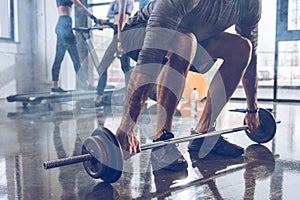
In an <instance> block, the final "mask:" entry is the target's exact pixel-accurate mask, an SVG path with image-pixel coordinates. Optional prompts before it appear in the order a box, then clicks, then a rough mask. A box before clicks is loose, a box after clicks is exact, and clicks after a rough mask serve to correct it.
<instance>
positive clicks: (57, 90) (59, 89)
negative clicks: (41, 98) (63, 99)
mask: <svg viewBox="0 0 300 200" xmlns="http://www.w3.org/2000/svg"><path fill="white" fill-rule="evenodd" d="M51 92H58V93H66V92H68V91H67V90H64V89H62V88H61V87H58V88H51Z"/></svg>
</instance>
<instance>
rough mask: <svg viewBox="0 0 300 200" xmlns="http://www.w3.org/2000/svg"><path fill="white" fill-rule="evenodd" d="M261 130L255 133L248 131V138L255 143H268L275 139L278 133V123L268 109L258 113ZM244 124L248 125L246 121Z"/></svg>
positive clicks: (261, 109)
mask: <svg viewBox="0 0 300 200" xmlns="http://www.w3.org/2000/svg"><path fill="white" fill-rule="evenodd" d="M258 116H259V121H260V128H259V129H258V130H255V131H253V132H251V133H250V132H249V131H248V130H246V131H245V132H246V134H247V136H248V137H249V138H250V139H251V140H252V141H254V142H257V143H266V142H269V141H270V140H272V139H273V137H274V136H275V133H276V121H275V119H274V117H273V115H272V113H271V112H270V111H268V110H266V109H263V108H260V109H259V111H258ZM244 124H246V122H245V120H244Z"/></svg>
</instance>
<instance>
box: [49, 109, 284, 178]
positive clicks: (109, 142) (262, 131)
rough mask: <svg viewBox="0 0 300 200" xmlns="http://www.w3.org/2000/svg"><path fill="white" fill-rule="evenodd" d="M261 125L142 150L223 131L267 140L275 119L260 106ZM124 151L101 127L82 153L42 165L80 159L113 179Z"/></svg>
mask: <svg viewBox="0 0 300 200" xmlns="http://www.w3.org/2000/svg"><path fill="white" fill-rule="evenodd" d="M258 114H259V120H260V128H259V129H258V130H255V131H253V132H251V133H250V132H249V129H248V127H247V126H246V125H243V126H240V127H236V128H230V129H224V130H220V131H212V132H209V133H206V134H195V135H189V136H184V137H179V138H172V139H169V140H165V141H158V142H154V143H150V144H145V145H141V150H142V151H144V150H149V149H153V148H156V147H162V146H165V145H168V144H174V143H182V142H187V141H191V140H194V139H199V138H205V137H211V136H217V135H223V134H227V133H233V132H238V131H245V132H246V134H247V136H248V137H249V138H250V139H251V140H252V141H254V142H257V143H266V142H268V141H270V140H272V139H273V137H274V135H275V133H276V123H279V122H276V121H275V119H274V117H273V115H272V113H270V112H269V111H267V110H265V109H262V108H260V109H259V111H258ZM123 161H124V159H123V153H122V149H121V147H120V144H119V142H118V140H117V138H116V136H115V135H114V134H113V133H112V132H111V131H109V130H108V129H106V128H100V129H97V130H95V131H94V132H93V134H92V135H91V136H90V137H88V138H87V139H86V140H85V141H84V142H83V146H82V155H79V156H73V157H69V158H63V159H58V160H53V161H46V162H44V164H43V166H44V168H45V169H50V168H55V167H61V166H65V165H70V164H76V163H80V162H83V166H84V168H85V170H86V172H87V173H88V174H89V175H90V176H91V177H93V178H100V179H102V180H103V181H104V182H109V183H113V182H115V181H117V180H118V179H119V178H120V176H121V174H122V170H123Z"/></svg>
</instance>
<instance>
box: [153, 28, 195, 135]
mask: <svg viewBox="0 0 300 200" xmlns="http://www.w3.org/2000/svg"><path fill="white" fill-rule="evenodd" d="M186 36H188V37H186ZM176 42H177V43H176V46H175V48H176V49H177V51H178V52H179V54H181V53H180V52H184V53H183V54H184V55H185V56H184V57H185V58H183V57H181V56H179V55H177V54H175V53H170V54H169V55H170V56H169V61H168V63H167V66H166V67H164V68H163V70H162V73H161V74H160V76H159V80H158V84H157V111H158V112H157V115H158V116H157V121H158V122H159V123H157V133H156V135H155V137H154V139H157V138H159V137H160V136H161V135H162V129H166V130H169V131H171V129H172V120H173V116H174V113H175V110H176V107H177V105H178V103H179V101H180V99H181V96H182V92H183V90H184V85H185V78H186V75H187V72H188V70H189V67H190V65H191V61H192V60H193V58H194V55H195V53H196V38H195V37H194V35H193V34H191V33H185V34H181V33H180V34H179V36H178V37H176Z"/></svg>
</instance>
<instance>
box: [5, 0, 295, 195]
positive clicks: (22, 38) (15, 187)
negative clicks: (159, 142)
mask: <svg viewBox="0 0 300 200" xmlns="http://www.w3.org/2000/svg"><path fill="white" fill-rule="evenodd" d="M81 2H82V3H84V4H85V5H87V6H88V7H89V9H91V10H92V11H93V13H94V15H95V16H96V17H98V18H103V19H105V18H106V13H107V9H108V7H109V3H110V2H109V1H108V0H106V1H105V0H104V1H102V0H81ZM138 7H139V3H138V2H137V1H136V2H135V8H134V10H137V9H138ZM133 13H134V12H133ZM73 15H74V16H73V19H74V26H75V27H88V26H91V25H92V23H91V20H88V19H86V17H85V16H83V15H81V14H80V13H79V12H77V11H76V10H75V12H73ZM57 17H58V15H57V11H56V4H55V1H49V0H41V1H30V0H22V1H17V0H2V3H1V7H0V60H1V62H0V101H1V106H0V113H1V123H0V135H1V137H0V138H1V139H0V150H1V151H0V199H1V200H2V199H63V198H65V196H68V195H69V193H71V195H70V196H71V197H70V199H88V198H90V199H93V198H92V196H93V195H95V194H94V193H93V191H96V193H97V192H99V193H100V196H101V188H104V189H105V190H104V191H107V190H108V191H110V192H112V195H111V196H113V197H116V196H118V197H122V196H124V197H126V198H136V199H138V197H139V196H140V195H141V194H144V193H143V192H145V193H146V194H145V197H149V198H154V199H155V198H157V199H159V198H160V197H161V196H163V197H164V198H174V199H180V198H181V197H186V196H185V195H190V194H194V195H195V196H193V198H194V199H197V198H201V197H208V196H209V197H211V198H213V199H218V197H220V196H218V195H217V194H215V193H214V190H213V189H211V188H210V187H204V186H203V183H202V182H201V181H200V182H201V183H199V182H198V183H197V184H196V186H195V185H192V184H190V185H188V184H189V183H190V182H188V180H185V181H186V183H188V184H187V185H188V186H186V187H185V186H184V185H185V183H184V182H180V183H179V184H177V185H176V184H175V186H174V185H173V187H174V188H177V189H175V190H172V189H170V188H172V187H169V188H167V189H166V188H163V190H162V191H160V192H159V189H158V188H156V189H155V188H154V186H155V184H154V182H151V181H150V183H147V184H145V185H146V186H149V187H150V188H146V189H145V187H146V186H145V187H144V188H142V187H141V185H139V184H140V179H141V177H139V178H140V179H139V180H137V179H138V178H137V177H136V176H131V177H130V178H128V177H127V179H126V178H125V177H122V181H123V182H121V181H120V182H118V183H117V184H116V185H112V186H107V185H100V186H99V183H98V182H96V181H91V180H90V179H89V177H86V176H87V175H85V174H83V172H82V173H81V171H79V173H78V171H77V170H79V169H77V168H80V166H78V165H75V166H74V167H76V168H67V170H66V171H55V170H54V171H53V172H48V171H47V172H45V171H44V170H43V169H42V166H41V163H42V162H43V161H44V160H47V159H50V158H54V157H53V156H52V154H51V152H52V153H53V152H54V151H55V150H54V147H53V146H54V145H53V142H49V141H52V140H54V139H53V138H55V137H57V136H58V135H59V134H58V132H59V130H60V135H61V137H62V141H63V143H64V145H65V148H66V152H67V153H66V154H68V155H70V154H72V153H73V150H74V143H75V144H77V143H78V142H77V140H80V141H81V140H82V139H83V138H84V137H86V136H87V135H88V133H91V132H92V130H93V129H94V128H95V127H97V126H99V125H101V124H102V125H103V124H105V125H106V126H111V127H112V129H113V127H115V126H117V124H118V122H119V121H118V120H119V118H118V117H115V118H114V117H112V118H111V117H110V116H105V117H103V116H101V117H100V118H99V117H98V116H97V117H95V116H94V115H90V114H87V113H83V114H82V113H79V114H78V113H74V112H68V109H65V107H67V106H69V105H65V104H63V105H59V108H54V109H53V110H51V111H44V110H43V112H39V111H37V110H34V112H33V113H26V112H25V111H24V110H23V109H22V106H21V105H20V103H18V102H14V103H8V102H7V101H6V97H7V96H9V95H13V94H24V93H36V92H48V91H50V87H51V67H52V63H53V60H54V54H55V46H54V44H55V40H56V38H55V31H54V29H55V24H56V21H57ZM299 30H300V1H299V0H277V1H274V0H263V14H262V19H261V22H260V27H259V46H258V75H259V89H258V99H259V102H260V104H261V105H262V106H266V107H271V108H272V109H273V110H274V111H276V113H275V117H277V118H280V120H282V123H281V124H280V125H278V129H279V130H280V131H278V132H280V134H285V135H281V136H278V139H279V138H280V139H282V140H283V141H281V142H282V143H280V142H278V139H277V142H274V141H273V142H272V143H270V144H267V145H266V146H267V147H268V148H269V149H270V150H271V151H272V152H273V153H274V155H275V154H281V157H280V158H278V159H275V164H276V165H275V170H274V172H273V174H272V175H271V176H269V177H268V178H266V179H264V181H261V182H259V183H258V185H260V186H263V188H264V186H265V185H268V187H267V189H266V190H265V191H263V190H264V189H261V188H260V189H258V188H256V194H255V195H254V197H255V199H266V198H269V199H292V196H296V195H297V194H299V191H297V189H296V188H295V187H296V186H294V185H295V184H297V183H298V182H299V180H300V174H299V172H300V165H299V160H300V157H299V151H300V145H299V144H297V141H299V134H298V135H297V133H298V132H299V130H300V127H299V123H298V122H299V112H298V111H299V109H300V107H299V102H300V56H299V52H300V43H299V41H300V31H299ZM229 31H232V30H229ZM112 33H113V32H112V30H110V29H109V28H108V29H104V30H102V31H98V30H95V31H92V32H91V38H90V39H89V40H88V41H87V40H84V39H83V38H82V37H81V35H80V34H78V33H77V34H76V37H77V41H78V49H79V52H80V57H81V60H82V64H83V67H84V69H85V70H86V71H87V72H88V73H89V77H90V79H91V80H92V81H94V83H96V81H97V78H98V77H97V74H96V71H95V67H94V63H93V61H92V58H91V53H90V52H89V50H88V49H87V46H86V44H87V42H88V43H91V44H92V45H93V47H94V53H95V54H96V55H97V57H98V58H99V59H101V56H102V55H103V53H104V51H105V49H106V47H107V45H108V44H109V42H110V40H111V38H112ZM133 64H134V63H133ZM60 77H61V84H62V87H63V88H66V89H70V90H71V89H75V88H76V83H75V73H74V70H73V66H72V63H71V60H70V58H69V56H68V55H67V54H66V56H65V59H64V61H63V64H62V68H61V75H60ZM108 81H109V84H112V85H114V86H116V87H121V86H122V84H123V81H124V77H123V74H122V71H121V70H120V64H119V61H118V60H117V59H116V60H115V61H114V62H113V64H112V66H111V67H110V69H109V80H108ZM56 106H57V105H56ZM236 106H240V107H243V106H245V94H244V92H243V88H242V86H241V85H240V86H239V87H238V89H237V91H236V92H235V93H234V95H233V98H232V101H231V102H230V104H229V107H231V108H233V107H236ZM33 107H34V106H33ZM33 109H36V108H33ZM55 109H56V110H55ZM62 109H65V110H64V113H61V112H60V111H61V110H62ZM71 111H72V110H71ZM232 115H234V116H233V117H232ZM240 116H241V115H240V114H231V115H230V116H228V115H226V116H225V117H224V118H223V119H221V120H220V121H221V123H220V126H221V125H223V126H227V125H235V122H231V120H232V121H234V120H236V121H237V122H240V121H241V120H240ZM229 119H230V122H229V121H228V120H229ZM226 120H227V121H226ZM178 123H185V127H187V126H188V125H191V126H192V125H193V124H194V123H195V122H194V121H190V120H187V119H186V118H185V119H181V121H180V122H178ZM58 127H60V128H58ZM145 129H146V128H145V126H143V125H141V126H140V127H139V133H140V134H141V133H142V132H145ZM175 130H176V128H175ZM178 130H179V129H178ZM187 132H188V131H187ZM55 133H56V134H55ZM75 133H80V134H79V138H78V134H77V136H76V137H75V136H74V135H75ZM238 137H239V136H236V135H233V136H232V140H235V141H240V140H241V139H237V138H238ZM275 143H276V144H277V146H276V145H275ZM242 144H248V143H246V142H242ZM275 146H276V147H277V148H275ZM181 148H184V146H181ZM275 149H276V150H275ZM74 152H75V150H74ZM275 157H276V156H275ZM284 159H286V160H284ZM136 160H139V159H138V158H137V159H136ZM136 160H133V161H132V163H134V162H136ZM234 162H235V161H234ZM236 162H237V163H238V162H239V161H236ZM132 163H131V164H132ZM190 164H191V163H190ZM141 168H142V167H141ZM63 172H66V173H63ZM74 172H76V176H77V178H76V181H75V179H74V177H72V178H71V179H68V178H66V177H69V176H71V175H72V173H74ZM189 172H192V173H196V172H195V171H194V170H191V171H189ZM197 173H198V172H197ZM62 174H64V175H65V177H62V176H63V175H62ZM125 175H126V174H125ZM231 176H232V177H233V178H236V177H239V176H242V175H241V174H240V172H235V173H234V175H230V176H229V178H230V177H231ZM83 177H84V178H83ZM226 177H227V178H228V176H226V175H224V176H223V177H222V179H226ZM232 177H231V178H232ZM80 178H82V182H81V183H80ZM147 178H149V177H147ZM194 178H195V177H194ZM212 179H217V178H212ZM283 179H284V181H283ZM124 180H125V182H124ZM72 181H73V182H72ZM126 181H128V182H126ZM222 181H223V182H224V180H222ZM75 182H76V183H75ZM225 182H226V181H225ZM241 182H242V179H237V181H233V182H231V183H230V184H227V185H226V184H225V186H224V185H223V187H221V189H220V191H221V193H222V195H221V194H219V195H221V196H223V197H224V198H225V199H240V198H242V196H244V195H245V194H244V193H243V190H244V188H242V189H237V187H240V185H243V184H241ZM227 183H228V182H227ZM72 184H73V185H72ZM74 184H75V185H76V186H74ZM122 184H123V185H122ZM126 184H127V185H126ZM205 184H207V182H205ZM59 185H60V186H59ZM124 185H126V187H123V186H124ZM128 185H129V186H128ZM221 185H222V184H221ZM68 187H73V188H71V189H70V190H71V191H69V189H68ZM253 187H255V184H254V186H253ZM207 188H209V189H210V190H211V191H206V190H208V189H207ZM252 189H253V188H252ZM65 191H68V192H69V193H68V195H67V194H65ZM220 191H219V192H220ZM231 191H234V192H237V195H236V196H234V195H233V196H232V194H230V192H231ZM116 193H117V194H116ZM245 193H246V192H245ZM97 194H98V193H97ZM150 194H151V195H150ZM64 195H65V196H64ZM98 195H99V194H98ZM259 195H262V196H261V197H259ZM142 196H143V195H142ZM250 196H251V195H250ZM244 197H245V198H247V197H246V196H244ZM193 198H192V197H191V199H193Z"/></svg>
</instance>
